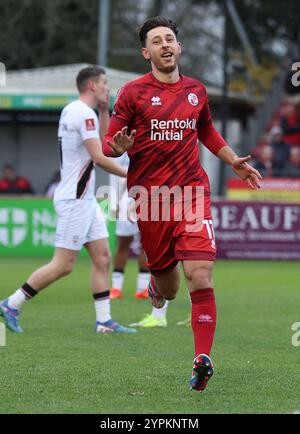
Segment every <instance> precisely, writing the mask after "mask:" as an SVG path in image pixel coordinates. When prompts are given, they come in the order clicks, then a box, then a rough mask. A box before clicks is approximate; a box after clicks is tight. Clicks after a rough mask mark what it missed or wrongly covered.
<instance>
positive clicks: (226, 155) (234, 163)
mask: <svg viewBox="0 0 300 434" xmlns="http://www.w3.org/2000/svg"><path fill="white" fill-rule="evenodd" d="M217 156H218V157H219V158H220V159H221V160H223V161H224V162H225V163H227V164H229V165H230V166H231V168H232V170H233V172H234V173H235V174H236V175H237V176H238V177H239V178H241V179H243V180H244V181H246V182H247V183H248V185H249V187H250V188H252V190H257V189H259V188H260V182H259V181H260V180H261V179H262V176H261V174H260V173H259V171H258V170H256V169H254V167H252V166H250V164H248V161H249V160H251V155H248V156H247V157H242V158H240V157H238V156H237V155H236V154H235V152H234V151H233V150H232V149H231V148H230V146H224V147H223V148H222V149H220V151H219V152H218V154H217Z"/></svg>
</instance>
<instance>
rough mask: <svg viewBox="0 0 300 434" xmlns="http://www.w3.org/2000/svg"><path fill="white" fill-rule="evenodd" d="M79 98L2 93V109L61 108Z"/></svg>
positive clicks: (111, 107)
mask: <svg viewBox="0 0 300 434" xmlns="http://www.w3.org/2000/svg"><path fill="white" fill-rule="evenodd" d="M77 98H78V94H74V95H45V94H43V95H42V94H40V95H36V94H32V95H9V94H0V110H1V109H2V110H61V109H62V108H63V107H65V106H66V105H67V104H69V103H70V102H72V101H74V100H75V99H77ZM114 102H115V98H114V96H112V95H111V96H110V110H112V109H113V105H114Z"/></svg>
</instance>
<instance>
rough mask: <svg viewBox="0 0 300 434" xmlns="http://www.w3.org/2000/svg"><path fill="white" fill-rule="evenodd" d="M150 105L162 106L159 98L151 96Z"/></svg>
mask: <svg viewBox="0 0 300 434" xmlns="http://www.w3.org/2000/svg"><path fill="white" fill-rule="evenodd" d="M151 102H152V105H162V102H161V99H160V97H159V96H153V97H152V98H151Z"/></svg>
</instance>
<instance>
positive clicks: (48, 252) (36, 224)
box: [0, 197, 115, 257]
mask: <svg viewBox="0 0 300 434" xmlns="http://www.w3.org/2000/svg"><path fill="white" fill-rule="evenodd" d="M99 206H101V208H103V209H105V208H106V209H107V203H106V202H105V201H103V202H101V204H100V205H99ZM56 219H57V216H56V212H55V210H54V207H53V203H52V201H51V200H50V199H43V198H3V197H2V198H0V256H41V257H49V256H52V254H53V252H54V239H55V228H56ZM107 225H108V230H109V242H110V248H111V251H112V252H114V248H115V222H114V221H113V220H109V221H108V222H107ZM82 255H86V252H85V249H83V252H82Z"/></svg>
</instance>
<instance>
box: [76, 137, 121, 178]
mask: <svg viewBox="0 0 300 434" xmlns="http://www.w3.org/2000/svg"><path fill="white" fill-rule="evenodd" d="M84 145H85V147H86V148H87V150H88V152H89V154H90V156H91V158H92V160H93V161H94V163H95V164H97V166H99V167H102V169H104V170H106V172H108V173H111V174H113V175H117V176H120V177H122V178H126V177H127V170H126V169H124V168H123V167H122V166H120V164H118V163H116V162H115V161H113V160H112V159H110V158H108V157H105V155H103V152H102V144H101V142H100V140H99V139H88V140H85V141H84Z"/></svg>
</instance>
